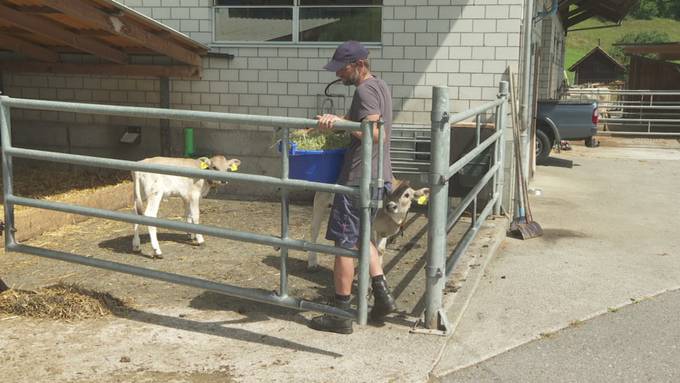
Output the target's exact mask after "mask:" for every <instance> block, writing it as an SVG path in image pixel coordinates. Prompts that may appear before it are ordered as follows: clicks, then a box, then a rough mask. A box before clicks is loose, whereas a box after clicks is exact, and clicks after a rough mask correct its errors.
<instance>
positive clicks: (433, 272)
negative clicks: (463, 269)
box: [425, 266, 444, 278]
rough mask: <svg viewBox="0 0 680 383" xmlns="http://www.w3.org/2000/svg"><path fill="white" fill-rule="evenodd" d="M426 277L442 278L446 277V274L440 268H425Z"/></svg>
mask: <svg viewBox="0 0 680 383" xmlns="http://www.w3.org/2000/svg"><path fill="white" fill-rule="evenodd" d="M425 275H427V276H428V277H432V278H441V277H443V276H444V272H443V271H442V269H440V268H439V267H429V266H425Z"/></svg>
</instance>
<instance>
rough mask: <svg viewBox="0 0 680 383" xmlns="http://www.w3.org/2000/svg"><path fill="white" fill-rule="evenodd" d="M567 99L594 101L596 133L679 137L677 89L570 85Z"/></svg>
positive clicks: (678, 97)
mask: <svg viewBox="0 0 680 383" xmlns="http://www.w3.org/2000/svg"><path fill="white" fill-rule="evenodd" d="M566 96H567V97H568V98H576V99H582V98H588V99H597V100H598V109H599V111H600V116H601V118H600V122H599V131H598V133H597V134H599V135H635V136H648V137H654V136H680V92H678V91H677V90H616V89H608V88H570V89H569V90H568V91H567V92H566Z"/></svg>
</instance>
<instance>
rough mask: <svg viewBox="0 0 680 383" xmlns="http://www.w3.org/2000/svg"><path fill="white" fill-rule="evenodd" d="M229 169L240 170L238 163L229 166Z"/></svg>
mask: <svg viewBox="0 0 680 383" xmlns="http://www.w3.org/2000/svg"><path fill="white" fill-rule="evenodd" d="M229 170H231V171H232V172H235V171H237V170H238V165H236V164H231V167H230V168H229Z"/></svg>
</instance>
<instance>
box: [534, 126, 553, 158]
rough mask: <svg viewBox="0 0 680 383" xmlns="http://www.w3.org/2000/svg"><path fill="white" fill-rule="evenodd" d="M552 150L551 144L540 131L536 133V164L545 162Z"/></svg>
mask: <svg viewBox="0 0 680 383" xmlns="http://www.w3.org/2000/svg"><path fill="white" fill-rule="evenodd" d="M551 150H552V142H551V141H550V138H549V137H548V135H547V134H545V133H544V132H543V131H542V130H537V131H536V162H542V161H545V160H546V159H547V158H548V156H549V155H550V151H551Z"/></svg>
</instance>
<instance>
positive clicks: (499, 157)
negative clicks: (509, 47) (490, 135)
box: [493, 81, 510, 215]
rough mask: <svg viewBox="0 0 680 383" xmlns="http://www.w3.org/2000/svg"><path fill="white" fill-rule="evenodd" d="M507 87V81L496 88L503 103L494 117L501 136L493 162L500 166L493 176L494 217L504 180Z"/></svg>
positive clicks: (500, 201)
mask: <svg viewBox="0 0 680 383" xmlns="http://www.w3.org/2000/svg"><path fill="white" fill-rule="evenodd" d="M509 89H510V88H509V86H508V82H507V81H501V82H500V84H499V86H498V98H501V99H503V100H504V101H503V103H502V104H500V105H499V106H498V115H497V116H496V131H497V132H500V133H501V135H500V137H498V141H496V151H495V158H494V160H495V162H496V163H497V164H500V166H499V167H498V170H497V172H496V175H495V176H494V195H495V194H496V193H498V196H499V197H498V200H497V201H496V204H495V206H494V209H493V213H494V214H495V215H500V214H501V206H502V204H503V186H504V180H505V168H504V166H503V164H504V163H505V124H506V122H507V116H506V114H507V112H506V109H505V108H506V107H507V104H508V94H509Z"/></svg>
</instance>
